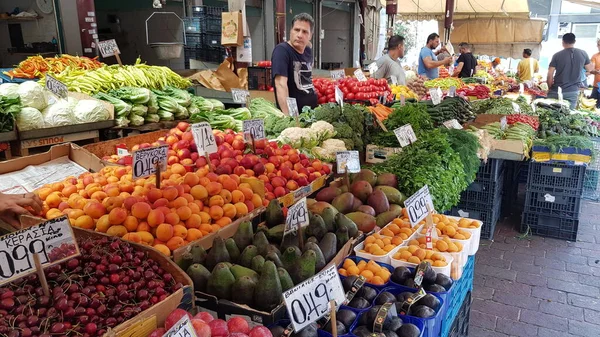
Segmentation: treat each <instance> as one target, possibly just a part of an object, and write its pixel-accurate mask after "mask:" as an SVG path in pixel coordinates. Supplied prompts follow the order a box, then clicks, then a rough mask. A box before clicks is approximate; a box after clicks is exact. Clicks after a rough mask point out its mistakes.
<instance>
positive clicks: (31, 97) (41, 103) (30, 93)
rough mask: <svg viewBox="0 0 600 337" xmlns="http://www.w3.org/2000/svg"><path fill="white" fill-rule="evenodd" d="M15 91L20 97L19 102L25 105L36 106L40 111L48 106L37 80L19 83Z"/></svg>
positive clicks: (42, 89)
mask: <svg viewBox="0 0 600 337" xmlns="http://www.w3.org/2000/svg"><path fill="white" fill-rule="evenodd" d="M17 93H18V94H19V97H21V104H22V105H23V106H25V107H30V108H36V109H38V110H40V111H41V110H42V109H44V108H45V107H47V106H48V102H46V95H44V88H43V87H42V86H41V85H40V84H39V83H37V82H34V81H27V82H23V83H21V84H19V88H18V89H17Z"/></svg>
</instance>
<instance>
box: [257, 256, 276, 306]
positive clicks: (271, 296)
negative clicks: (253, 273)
mask: <svg viewBox="0 0 600 337" xmlns="http://www.w3.org/2000/svg"><path fill="white" fill-rule="evenodd" d="M281 293H282V290H281V283H280V282H279V275H278V273H277V267H276V266H275V264H274V263H273V262H272V261H265V264H264V265H263V269H262V271H261V273H260V278H259V280H258V284H257V285H256V288H255V289H254V303H255V306H256V308H257V309H258V310H263V311H267V312H270V311H271V310H273V309H274V308H275V307H277V306H278V305H279V304H280V303H281Z"/></svg>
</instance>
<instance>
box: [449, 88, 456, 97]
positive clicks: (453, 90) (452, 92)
mask: <svg viewBox="0 0 600 337" xmlns="http://www.w3.org/2000/svg"><path fill="white" fill-rule="evenodd" d="M448 97H456V87H455V86H451V87H450V88H449V89H448Z"/></svg>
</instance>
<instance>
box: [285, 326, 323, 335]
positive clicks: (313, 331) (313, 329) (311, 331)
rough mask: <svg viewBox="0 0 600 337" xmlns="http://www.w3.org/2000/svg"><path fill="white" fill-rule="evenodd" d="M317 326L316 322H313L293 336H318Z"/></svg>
mask: <svg viewBox="0 0 600 337" xmlns="http://www.w3.org/2000/svg"><path fill="white" fill-rule="evenodd" d="M317 328H318V327H317V324H316V323H311V324H309V325H307V326H306V327H305V328H304V329H302V330H300V331H299V332H296V333H294V334H292V336H291V337H317V336H318V334H317Z"/></svg>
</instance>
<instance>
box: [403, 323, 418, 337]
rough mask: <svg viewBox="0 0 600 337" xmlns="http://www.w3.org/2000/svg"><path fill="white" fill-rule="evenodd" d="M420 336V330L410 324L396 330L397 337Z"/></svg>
mask: <svg viewBox="0 0 600 337" xmlns="http://www.w3.org/2000/svg"><path fill="white" fill-rule="evenodd" d="M419 336H421V330H419V328H418V327H417V326H416V325H414V324H412V323H404V324H402V326H401V327H400V329H399V330H398V337H419Z"/></svg>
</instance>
